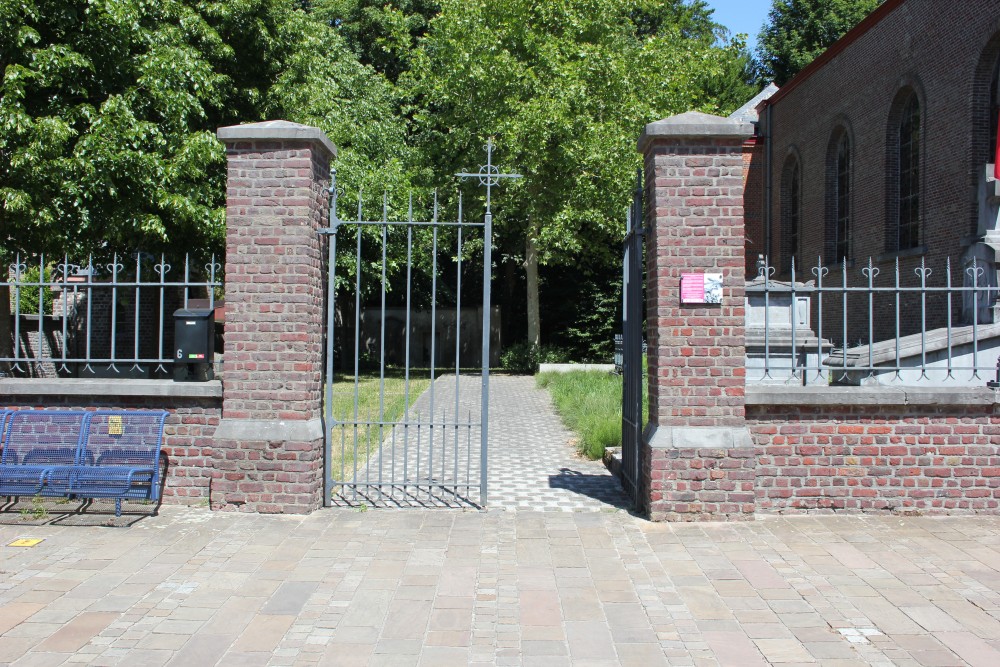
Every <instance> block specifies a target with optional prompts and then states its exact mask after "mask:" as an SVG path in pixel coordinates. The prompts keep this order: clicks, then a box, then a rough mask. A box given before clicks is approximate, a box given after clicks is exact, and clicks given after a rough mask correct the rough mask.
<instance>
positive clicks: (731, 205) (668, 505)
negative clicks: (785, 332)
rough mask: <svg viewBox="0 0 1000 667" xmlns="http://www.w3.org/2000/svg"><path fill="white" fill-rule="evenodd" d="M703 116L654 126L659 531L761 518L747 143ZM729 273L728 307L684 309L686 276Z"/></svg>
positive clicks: (647, 465) (736, 130)
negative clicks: (748, 302)
mask: <svg viewBox="0 0 1000 667" xmlns="http://www.w3.org/2000/svg"><path fill="white" fill-rule="evenodd" d="M751 133H752V127H751V126H750V125H748V124H744V123H739V122H737V121H733V120H729V119H723V118H718V117H715V116H709V115H706V114H700V113H686V114H681V115H679V116H674V117H672V118H669V119H666V120H663V121H659V122H658V123H652V124H650V125H648V126H647V127H646V132H645V133H644V134H643V137H642V138H641V139H640V142H639V144H640V150H641V151H642V152H643V154H644V157H645V173H646V199H647V206H646V216H647V220H646V222H647V228H648V230H649V231H648V235H647V238H646V257H647V271H646V275H647V284H646V295H647V304H646V321H647V326H648V327H649V331H648V336H647V340H648V343H649V347H648V354H647V361H648V368H649V373H648V382H649V385H648V388H649V422H650V427H649V428H647V431H646V433H644V435H643V438H644V440H645V445H646V446H644V447H643V448H642V456H643V469H644V479H643V490H642V492H641V493H642V495H643V497H644V500H645V502H646V510H647V511H648V513H649V515H650V516H651V517H652V518H653V519H656V520H662V519H682V520H697V519H704V518H721V517H729V518H741V517H746V516H748V515H749V514H750V513H752V511H753V481H752V480H753V465H754V460H753V456H752V453H753V450H752V448H751V447H749V444H750V442H749V433H748V432H747V431H746V427H745V421H744V406H743V400H744V385H745V376H746V371H745V368H744V357H745V349H744V339H745V335H744V330H745V307H744V288H745V274H746V262H745V259H744V225H743V206H742V204H743V185H744V173H743V167H744V159H745V151H744V141H745V140H746V139H748V138H749V136H750V134H751ZM689 273H691V274H705V273H720V274H722V285H723V289H722V303H719V304H705V303H681V280H682V277H683V276H684V275H685V274H689Z"/></svg>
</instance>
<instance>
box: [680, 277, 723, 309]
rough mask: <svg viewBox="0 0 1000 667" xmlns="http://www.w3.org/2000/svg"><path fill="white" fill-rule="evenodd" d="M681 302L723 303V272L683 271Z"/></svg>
mask: <svg viewBox="0 0 1000 667" xmlns="http://www.w3.org/2000/svg"><path fill="white" fill-rule="evenodd" d="M681 303H682V304H684V303H713V304H714V303H722V274H721V273H682V274H681Z"/></svg>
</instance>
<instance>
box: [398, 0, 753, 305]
mask: <svg viewBox="0 0 1000 667" xmlns="http://www.w3.org/2000/svg"><path fill="white" fill-rule="evenodd" d="M716 37H717V35H716V30H715V26H714V24H713V23H712V22H711V20H710V15H709V14H708V12H707V10H706V9H705V6H704V3H700V2H699V3H694V4H688V3H683V2H680V1H676V0H675V1H674V2H666V3H662V2H652V1H647V0H568V1H562V2H554V1H547V2H537V1H532V0H493V1H491V2H485V1H484V0H472V1H468V0H461V1H456V0H445V2H443V3H442V10H441V14H440V15H439V16H438V17H437V18H435V19H434V20H433V21H432V22H431V24H430V28H429V31H428V33H427V35H426V37H425V38H423V39H422V40H421V42H420V46H419V48H418V50H417V52H416V53H415V54H414V55H413V57H412V67H411V70H410V71H409V72H408V73H407V75H406V76H404V78H403V79H402V80H401V81H402V82H403V83H404V84H405V85H406V86H407V87H408V90H409V92H410V94H411V95H412V104H413V106H412V109H411V112H412V114H413V118H414V126H415V127H414V142H415V145H416V148H417V150H419V151H420V153H421V161H422V163H423V164H425V165H436V166H437V169H436V171H438V172H439V173H451V172H453V171H456V170H458V169H461V168H465V169H469V168H475V167H477V166H478V164H479V163H478V162H474V161H476V160H477V159H478V158H480V157H482V154H481V153H480V152H479V148H480V146H481V145H482V144H483V143H484V140H485V138H486V137H487V136H491V135H492V136H494V137H495V141H496V144H497V146H498V154H499V155H500V156H501V157H500V160H501V161H502V163H503V165H504V166H509V167H511V168H516V169H517V170H519V171H520V172H521V173H522V174H524V176H525V178H524V179H523V180H521V181H517V182H515V183H511V184H509V185H505V186H504V188H503V190H504V193H503V194H501V195H500V197H502V202H503V203H502V205H501V206H498V207H497V208H498V217H497V223H498V235H499V236H501V237H504V236H506V237H508V238H509V237H519V238H527V240H528V242H529V244H531V245H534V246H535V247H536V248H537V251H538V260H539V262H540V263H541V264H542V265H545V264H571V265H575V266H577V267H579V270H580V272H581V273H588V272H590V271H592V270H593V269H595V268H600V269H603V268H604V267H605V266H607V265H608V264H609V263H611V262H617V261H619V260H620V258H619V251H620V243H619V241H620V239H621V237H622V234H623V230H624V211H625V207H626V205H627V202H628V201H629V192H630V189H631V187H632V184H633V182H634V179H635V170H636V168H637V167H638V166H639V165H640V162H639V156H638V154H637V153H636V150H635V141H636V138H637V137H638V136H639V134H640V132H641V131H642V128H643V126H644V125H645V124H646V123H648V122H650V121H652V120H656V119H660V118H665V117H667V116H670V115H672V114H674V113H679V112H683V111H687V110H689V109H692V108H694V109H701V110H703V111H710V112H711V111H715V112H717V111H718V110H719V109H718V104H717V99H718V94H717V93H718V89H719V88H723V87H727V86H730V85H731V84H732V81H731V77H727V76H726V74H727V73H731V72H732V71H733V70H732V62H733V61H734V60H735V59H736V57H737V56H738V53H739V50H740V45H739V44H733V45H723V46H718V45H717V43H716ZM741 101H742V100H741ZM528 253H529V255H530V250H529V251H528ZM529 268H530V267H529ZM529 290H530V287H529ZM529 297H530V294H529ZM609 317H613V315H610V314H609ZM529 319H530V314H529Z"/></svg>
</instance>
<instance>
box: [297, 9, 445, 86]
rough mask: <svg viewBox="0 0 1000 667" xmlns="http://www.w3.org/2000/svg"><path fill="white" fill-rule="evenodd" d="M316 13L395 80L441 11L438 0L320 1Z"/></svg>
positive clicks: (366, 61)
mask: <svg viewBox="0 0 1000 667" xmlns="http://www.w3.org/2000/svg"><path fill="white" fill-rule="evenodd" d="M312 11H313V12H314V14H315V16H316V17H317V18H319V19H320V20H322V21H323V22H325V23H326V24H327V25H330V26H332V27H334V28H336V29H337V31H338V32H339V33H340V35H341V36H342V37H343V38H344V40H345V41H346V42H347V44H348V46H349V47H350V48H351V49H352V50H353V51H354V53H355V54H356V55H357V57H358V60H360V61H361V63H362V64H365V65H370V66H371V67H373V68H374V69H375V71H377V72H380V73H381V74H384V75H385V76H386V77H387V78H388V79H389V80H390V81H393V82H395V81H396V80H398V79H399V76H400V75H401V74H402V73H403V72H404V71H406V70H407V69H408V68H409V64H410V56H411V54H412V53H413V50H414V48H415V47H416V44H417V40H418V39H419V38H420V37H422V36H423V35H424V34H425V33H426V31H427V25H428V24H429V23H430V20H431V19H432V18H433V17H434V16H436V15H437V14H438V12H439V11H440V4H439V3H438V2H437V1H436V0H316V1H315V2H314V3H313V5H312Z"/></svg>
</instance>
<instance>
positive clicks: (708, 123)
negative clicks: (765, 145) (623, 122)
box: [638, 111, 754, 153]
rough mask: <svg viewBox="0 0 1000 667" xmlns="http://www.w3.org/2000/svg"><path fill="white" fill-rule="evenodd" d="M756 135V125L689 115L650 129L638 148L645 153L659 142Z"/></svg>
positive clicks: (721, 118)
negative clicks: (754, 126)
mask: <svg viewBox="0 0 1000 667" xmlns="http://www.w3.org/2000/svg"><path fill="white" fill-rule="evenodd" d="M753 133H754V129H753V124H752V123H745V122H741V121H739V120H736V119H735V118H723V117H722V116H713V115H712V114H707V113H701V112H700V111H688V112H686V113H682V114H678V115H676V116H671V117H670V118H666V119H664V120H658V121H656V122H655V123H649V124H648V125H646V129H645V130H643V132H642V135H641V136H640V137H639V145H638V148H639V152H640V153H645V152H646V149H647V148H648V147H649V145H650V144H651V143H652V142H654V141H656V140H657V139H678V138H685V139H695V138H699V139H748V138H750V137H752V136H753Z"/></svg>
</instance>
